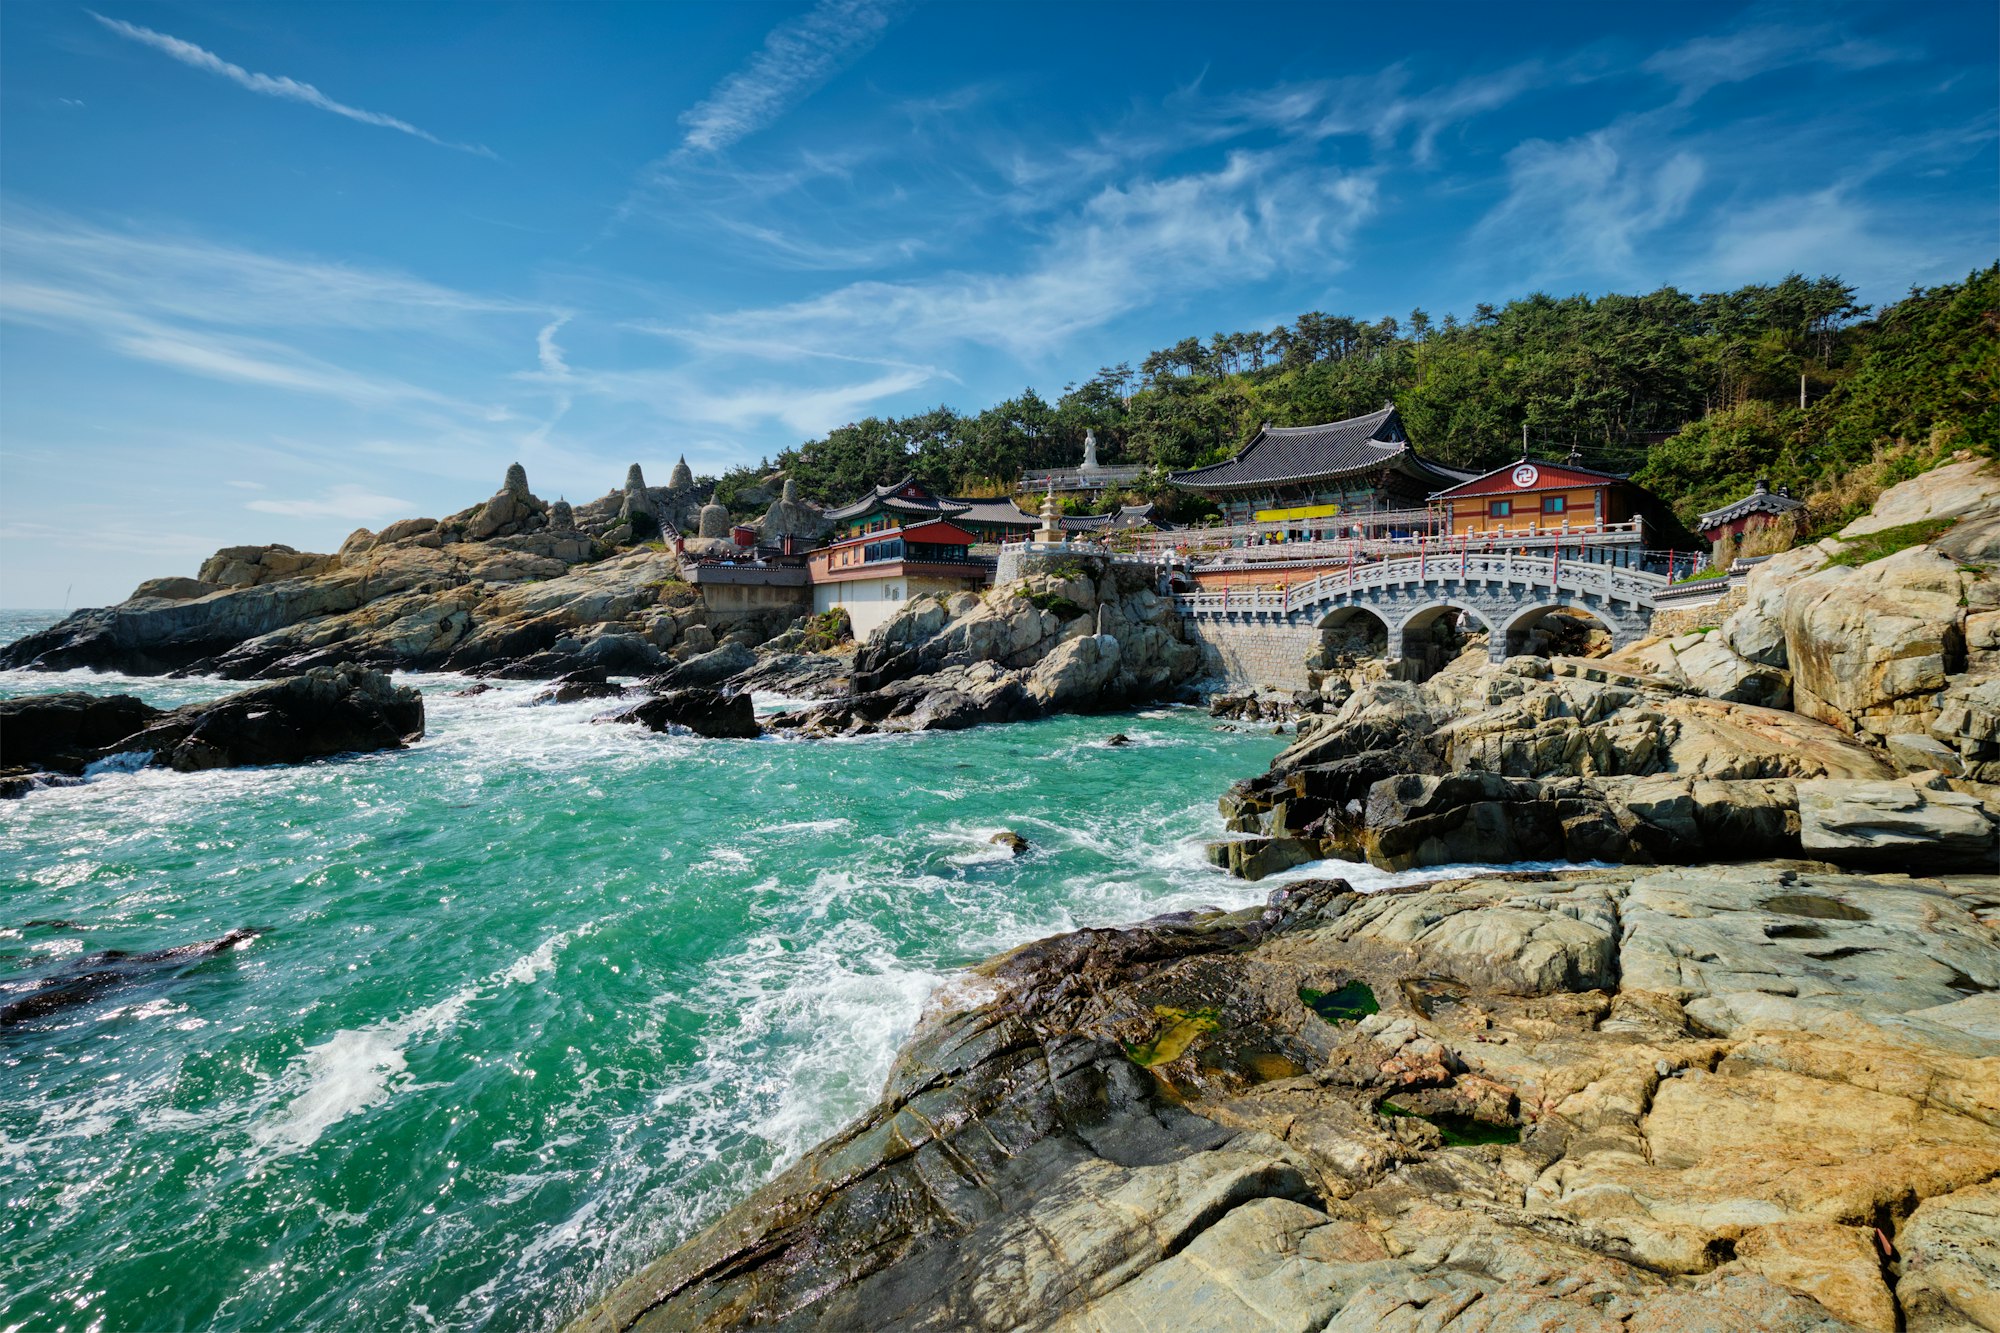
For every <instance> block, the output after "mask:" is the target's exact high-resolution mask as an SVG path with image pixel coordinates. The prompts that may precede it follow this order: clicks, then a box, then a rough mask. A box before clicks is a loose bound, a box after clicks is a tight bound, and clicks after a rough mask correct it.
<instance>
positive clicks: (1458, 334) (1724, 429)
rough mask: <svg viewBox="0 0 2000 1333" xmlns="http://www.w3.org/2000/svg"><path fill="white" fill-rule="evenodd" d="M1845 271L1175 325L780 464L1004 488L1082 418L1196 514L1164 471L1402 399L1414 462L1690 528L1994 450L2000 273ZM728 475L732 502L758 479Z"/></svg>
mask: <svg viewBox="0 0 2000 1333" xmlns="http://www.w3.org/2000/svg"><path fill="white" fill-rule="evenodd" d="M1854 298H1855V289H1854V288H1853V287H1851V286H1849V285H1847V284H1846V283H1844V282H1842V281H1841V280H1840V279H1839V278H1837V277H1829V276H1822V277H1818V278H1806V277H1803V276H1801V275H1799V274H1796V273H1795V274H1792V275H1790V276H1788V277H1786V278H1784V279H1783V280H1781V281H1779V282H1776V283H1772V284H1768V285H1751V286H1746V287H1740V288H1738V289H1736V290H1735V291H1729V292H1710V293H1704V294H1702V295H1700V296H1691V295H1689V294H1687V293H1685V292H1682V291H1679V290H1676V289H1675V288H1672V287H1665V288H1661V289H1660V290H1659V291H1656V292H1651V293H1648V294H1646V295H1642V296H1626V295H1615V294H1614V295H1606V296H1599V297H1595V298H1593V297H1589V296H1567V297H1556V296H1549V295H1546V294H1544V293H1536V294H1534V295H1532V296H1527V297H1523V298H1521V299H1519V300H1515V301H1510V302H1508V303H1507V304H1506V305H1503V306H1492V305H1486V304H1481V305H1480V306H1478V307H1477V308H1476V309H1475V310H1474V311H1473V312H1472V315H1471V317H1470V318H1467V319H1461V318H1459V317H1458V316H1456V315H1452V314H1447V315H1445V316H1443V317H1442V318H1437V319H1434V318H1432V316H1430V315H1429V314H1428V313H1426V312H1425V311H1422V310H1413V311H1411V312H1410V314H1409V316H1408V318H1407V319H1403V320H1397V319H1394V318H1385V319H1382V320H1379V321H1376V322H1372V323H1371V322H1369V321H1367V320H1356V319H1352V318H1348V317H1346V316H1337V315H1326V314H1321V313H1319V312H1317V311H1315V312H1312V313H1310V314H1305V315H1301V316H1300V317H1299V318H1298V319H1297V320H1296V321H1294V322H1293V323H1292V324H1290V325H1288V326H1283V327H1280V328H1276V329H1272V330H1270V331H1269V332H1257V331H1252V332H1247V333H1217V334H1215V335H1213V336H1212V337H1210V338H1207V339H1205V340H1204V339H1202V338H1199V337H1189V338H1184V339H1182V340H1181V341H1180V342H1178V343H1176V344H1174V345H1173V346H1172V347H1168V348H1163V349H1161V350H1159V351H1156V352H1154V353H1152V354H1151V355H1149V356H1147V357H1146V358H1144V359H1143V360H1142V361H1140V362H1139V364H1138V366H1137V367H1136V368H1135V367H1133V366H1131V365H1129V364H1120V365H1116V366H1107V367H1104V368H1102V369H1100V370H1099V371H1098V372H1097V373H1096V374H1095V375H1093V376H1091V377H1090V378H1089V379H1087V380H1084V381H1082V382H1081V383H1073V384H1070V385H1068V386H1066V387H1065V388H1064V389H1063V391H1062V393H1061V394H1059V395H1058V396H1057V397H1056V398H1055V399H1054V400H1053V401H1051V400H1048V399H1045V398H1043V397H1042V396H1041V395H1040V394H1038V393H1036V392H1035V391H1034V390H1033V389H1024V390H1023V391H1022V392H1021V393H1020V394H1019V395H1018V396H1017V397H1014V398H1011V399H1009V400H1007V401H1006V402H1003V403H997V404H995V405H993V406H991V407H988V408H986V409H985V410H983V411H980V412H976V413H964V412H960V411H957V410H955V409H953V408H951V407H945V406H940V407H936V408H933V409H931V410H929V411H927V412H922V413H919V414H917V415H915V416H908V417H902V418H896V419H888V418H881V417H869V418H867V419H866V420H863V421H857V422H854V423H852V424H850V425H846V426H842V427H840V428H838V429H836V430H833V431H831V432H829V433H828V434H827V436H826V437H825V438H824V439H818V440H809V441H807V442H805V443H803V444H801V445H799V446H798V447H797V448H795V449H789V450H786V451H785V452H784V453H783V454H781V455H780V456H779V458H778V459H777V460H776V463H775V466H777V467H780V468H783V469H784V470H785V472H786V474H787V475H789V476H791V477H793V478H795V479H797V481H798V482H799V485H800V489H801V490H802V491H803V492H804V494H805V495H806V496H807V497H808V498H810V499H813V500H817V501H821V502H829V503H831V502H841V501H845V500H848V499H851V498H852V497H853V496H854V495H856V494H857V493H858V492H860V491H862V490H864V489H866V488H867V487H868V486H871V485H874V484H877V483H886V482H891V481H894V480H896V479H898V478H899V477H901V476H903V475H905V474H908V473H914V474H916V475H917V476H918V477H919V478H920V479H922V480H923V481H924V482H925V483H926V484H928V485H930V486H932V487H934V488H937V489H940V490H944V491H949V492H952V493H957V494H979V493H995V492H998V491H1001V490H1004V489H1006V488H1008V487H1009V486H1011V485H1012V484H1013V482H1014V481H1015V480H1016V479H1017V478H1018V477H1019V475H1020V473H1021V472H1022V471H1023V470H1024V469H1033V468H1046V467H1062V466H1073V465H1074V464H1075V463H1076V461H1077V460H1078V459H1079V458H1080V457H1081V456H1082V448H1083V436H1084V432H1085V431H1086V430H1095V431H1096V432H1097V439H1098V446H1099V447H1098V452H1099V457H1100V459H1101V460H1102V461H1103V462H1105V463H1106V464H1114V463H1128V464H1129V463H1136V464H1140V465H1143V466H1145V467H1146V468H1148V469H1149V471H1148V472H1147V474H1146V475H1145V477H1144V478H1143V479H1142V480H1141V482H1140V483H1139V484H1138V485H1137V486H1135V487H1134V488H1133V491H1132V492H1131V493H1129V494H1127V495H1125V496H1117V497H1106V499H1105V500H1104V501H1103V502H1102V503H1103V504H1104V505H1110V504H1115V503H1117V502H1118V501H1119V500H1123V499H1131V498H1145V499H1150V500H1154V501H1156V502H1159V503H1162V504H1163V505H1165V506H1166V507H1167V508H1168V511H1169V512H1170V513H1174V514H1176V515H1177V516H1179V517H1183V518H1187V517H1193V516H1195V514H1196V513H1198V512H1199V509H1200V507H1201V506H1200V504H1199V502H1198V501H1192V498H1191V497H1188V496H1185V495H1184V494H1181V493H1179V492H1176V491H1175V490H1174V489H1173V488H1172V487H1170V486H1168V485H1167V484H1166V473H1167V471H1169V470H1172V469H1179V468H1187V467H1194V466H1197V465H1199V464H1203V463H1209V462H1214V461H1217V460H1219V459H1222V458H1225V457H1227V456H1228V455H1229V454H1231V453H1232V452H1234V451H1235V450H1236V449H1238V448H1240V447H1241V446H1242V445H1243V444H1244V443H1245V442H1247V441H1248V440H1249V439H1250V438H1251V436H1252V435H1254V434H1255V433H1256V431H1257V428H1258V426H1259V424H1260V423H1262V422H1267V421H1268V422H1270V423H1272V424H1273V425H1280V426H1286V425H1304V424H1310V423H1314V422H1321V421H1331V420H1337V419H1339V418H1342V417H1349V416H1355V415H1358V414H1360V413H1363V412H1369V411H1373V410H1374V409H1375V408H1378V407H1380V406H1381V405H1382V404H1383V403H1384V402H1387V401H1390V400H1394V401H1395V403H1396V404H1397V406H1398V407H1399V408H1400V409H1401V412H1402V416H1403V421H1404V424H1405V425H1406V426H1407V427H1408V429H1409V432H1410V437H1411V439H1412V441H1413V442H1414V443H1415V445H1416V447H1417V448H1418V450H1419V451H1420V452H1423V453H1425V454H1427V455H1429V456H1431V457H1434V458H1436V459H1438V460H1440V461H1442V462H1445V463H1451V464H1455V465H1459V466H1464V467H1488V466H1495V465H1498V464H1500V463H1503V462H1507V461H1509V460H1511V459H1513V458H1516V457H1518V456H1519V455H1520V453H1521V451H1522V439H1523V429H1524V428H1525V431H1526V439H1527V441H1528V452H1529V453H1530V455H1531V456H1533V457H1536V458H1543V459H1563V458H1569V457H1574V458H1576V459H1577V460H1579V461H1581V462H1583V463H1584V464H1586V465H1587V466H1591V467H1597V468H1601V469H1603V470H1606V471H1612V472H1619V473H1629V474H1631V475H1632V476H1633V477H1634V479H1635V480H1636V481H1637V482H1639V483H1640V484H1641V485H1644V486H1647V487H1649V488H1650V489H1652V490H1653V491H1654V492H1655V493H1656V494H1658V495H1660V496H1661V497H1662V498H1663V499H1665V500H1666V501H1667V502H1668V503H1669V504H1671V505H1672V506H1673V507H1674V508H1675V510H1676V511H1677V512H1678V513H1680V514H1681V516H1682V517H1683V518H1692V517H1693V516H1694V515H1695V514H1696V513H1698V512H1700V511H1701V510H1703V509H1706V508H1712V507H1714V506H1716V505H1718V504H1721V503H1723V502H1726V501H1727V500H1729V499H1732V498H1734V497H1735V496H1737V495H1739V494H1741V493H1742V492H1743V491H1745V490H1746V489H1748V487H1749V486H1750V485H1751V484H1752V483H1753V482H1754V481H1755V479H1756V478H1758V477H1760V476H1763V477H1768V478H1769V479H1770V481H1771V484H1772V485H1774V486H1777V485H1788V486H1790V487H1792V488H1793V490H1794V491H1795V492H1796V493H1799V494H1804V495H1809V496H1813V497H1816V504H1817V505H1819V506H1821V507H1830V508H1829V509H1828V512H1826V513H1825V514H1821V515H1815V517H1818V518H1823V519H1825V520H1827V521H1832V520H1834V519H1836V518H1837V517H1838V515H1839V512H1840V511H1842V510H1844V509H1846V508H1851V507H1852V505H1853V503H1855V501H1853V500H1851V499H1848V500H1843V496H1845V495H1847V492H1848V490H1850V489H1851V487H1848V486H1847V483H1848V481H1849V480H1850V479H1851V478H1853V477H1854V476H1856V475H1857V474H1869V475H1870V476H1872V477H1873V479H1874V480H1875V481H1876V482H1878V483H1880V482H1884V481H1888V480H1894V479H1896V475H1897V474H1900V475H1913V474H1914V473H1915V472H1917V471H1920V470H1922V469H1923V468H1924V467H1926V466H1928V465H1929V464H1930V463H1931V462H1934V461H1936V460H1937V459H1940V458H1943V457H1946V456H1948V455H1949V454H1950V453H1951V452H1953V451H1954V450H1958V449H1972V450H1976V451H1979V452H1984V453H1991V452H1994V451H1995V449H1996V445H2000V264H1996V265H1994V266H1992V267H1989V268H1985V269H1982V270H1979V271H1976V272H1974V273H1971V274H1969V275H1968V276H1967V277H1966V278H1965V280H1964V281H1963V282H1959V283H1952V284H1947V285H1941V286H1938V287H1932V288H1928V289H1917V288H1913V289H1912V290H1911V291H1910V294H1909V295H1908V296H1907V297H1905V298H1904V299H1902V300H1900V301H1897V302H1895V303H1894V304H1891V305H1887V306H1884V307H1882V308H1881V309H1879V310H1872V309H1870V308H1868V307H1865V306H1862V305H1859V304H1857V303H1856V301H1855V299H1854ZM770 466H772V465H771V464H769V463H767V464H766V465H765V468H764V469H763V470H761V471H760V470H758V469H751V468H743V469H740V470H737V471H735V472H732V473H730V474H728V475H727V476H725V477H724V478H722V479H721V484H720V495H721V498H722V499H723V500H724V502H725V503H727V502H729V500H730V498H731V496H732V495H733V494H734V493H735V492H737V491H739V490H741V489H743V488H745V487H746V486H748V485H750V484H752V483H754V482H755V481H756V479H757V478H758V477H759V476H760V475H762V471H768V470H769V468H770Z"/></svg>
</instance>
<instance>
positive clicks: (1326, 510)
mask: <svg viewBox="0 0 2000 1333" xmlns="http://www.w3.org/2000/svg"><path fill="white" fill-rule="evenodd" d="M1339 512H1340V506H1339V505H1337V504H1336V505H1301V506H1299V507H1298V508H1297V509H1259V510H1258V511H1257V512H1256V513H1254V514H1252V515H1251V516H1250V517H1251V518H1252V519H1253V520H1255V521H1256V522H1258V523H1287V522H1290V521H1291V520H1292V519H1295V518H1332V517H1334V516H1335V515H1336V514H1338V513H1339Z"/></svg>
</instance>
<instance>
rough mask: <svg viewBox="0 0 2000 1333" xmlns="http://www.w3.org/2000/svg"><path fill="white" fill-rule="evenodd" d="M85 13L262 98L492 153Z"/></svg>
mask: <svg viewBox="0 0 2000 1333" xmlns="http://www.w3.org/2000/svg"><path fill="white" fill-rule="evenodd" d="M85 12H86V13H88V14H89V15H90V16H91V17H92V18H94V19H96V20H97V21H98V22H99V23H102V24H103V25H104V26H105V27H107V28H109V29H110V30H111V31H113V32H115V33H117V34H118V35H119V36H120V37H125V38H129V39H130V40H132V41H135V42H138V43H140V44H141V45H143V46H150V47H152V48H153V49H154V50H155V51H159V52H161V53H162V54H164V55H167V56H170V57H172V58H173V59H175V60H178V61H180V62H181V63H182V64H183V65H188V66H192V67H193V68H195V69H199V70H205V71H206V72H208V73H210V74H216V75H220V76H221V77H222V78H225V79H228V80H229V81H230V82H231V83H233V84H235V85H237V86H238V87H240V88H247V89H249V90H250V91H251V92H253V93H261V94H263V95H264V96H265V97H277V98H281V99H283V100H285V101H288V102H299V103H302V104H304V105H306V106H310V107H317V108H319V109H320V110H321V111H330V112H332V113H333V114H334V115H336V116H345V117H346V118H347V119H349V120H354V121H359V122H361V123H362V124H363V125H379V126H380V127H382V128H383V129H385V130H397V131H399V132H401V133H403V134H408V135H413V136H414V137H416V138H419V139H422V140H423V141H424V142H426V143H434V144H436V145H437V146H438V147H440V148H452V149H456V150H458V151H459V152H461V153H475V154H477V155H479V156H480V157H493V156H495V154H494V152H493V150H492V149H490V148H487V147H484V146H483V145H480V144H466V143H453V142H451V141H450V140H448V139H440V138H439V137H438V136H437V135H435V134H432V133H431V132H430V131H429V130H424V129H419V128H417V127H416V126H415V125H412V124H410V122H409V121H407V120H399V119H397V118H396V117H395V116H390V115H385V114H383V113H382V112H380V111H364V110H362V109H361V108H360V107H358V106H349V105H347V104H346V103H345V102H336V101H334V100H333V99H332V98H331V97H328V96H327V95H326V94H325V93H323V92H321V91H320V90H319V89H317V88H315V87H313V86H312V85H311V84H310V83H300V82H299V81H298V80H297V79H290V78H286V77H284V76H283V75H272V74H254V73H252V72H251V71H249V70H247V69H245V68H243V67H242V66H241V65H234V64H231V63H230V62H229V61H227V60H224V59H223V58H222V57H221V56H219V55H217V54H215V53H214V52H213V51H210V50H207V49H205V48H203V47H199V46H196V45H195V44H194V43H193V42H187V41H182V40H181V39H180V38H178V37H172V36H169V35H168V34H166V33H164V32H155V31H154V30H153V29H151V28H142V27H140V26H139V25H138V24H136V23H127V22H126V21H125V20H123V19H113V18H106V17H105V16H104V15H102V14H100V13H98V12H97V11H96V10H86V11H85Z"/></svg>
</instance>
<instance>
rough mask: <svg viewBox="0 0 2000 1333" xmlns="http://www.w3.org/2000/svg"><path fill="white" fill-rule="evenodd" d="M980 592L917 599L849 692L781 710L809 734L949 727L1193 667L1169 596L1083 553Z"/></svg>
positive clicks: (1088, 698)
mask: <svg viewBox="0 0 2000 1333" xmlns="http://www.w3.org/2000/svg"><path fill="white" fill-rule="evenodd" d="M1075 564H1076V569H1075V571H1074V572H1072V573H1070V574H1068V575H1067V576H1056V575H1051V574H1033V575H1030V576H1028V577H1027V578H1025V579H1023V580H1021V581H1019V582H1016V583H1012V584H1003V585H1001V586H999V587H996V588H994V589H992V590H991V591H989V592H987V593H986V594H984V595H983V596H982V595H979V594H975V593H955V594H951V595H948V596H945V595H930V596H924V597H919V598H913V599H912V600H911V601H910V603H909V604H908V606H907V607H905V609H904V610H903V611H902V612H900V613H899V614H898V615H897V616H896V618H895V619H893V620H891V621H890V622H889V623H888V624H887V625H884V626H883V627H882V628H881V629H880V630H879V631H878V632H877V633H876V634H875V636H874V637H873V638H872V639H871V640H870V641H869V642H868V644H866V645H865V646H864V647H863V648H861V650H860V651H859V652H858V653H857V654H856V657H855V660H854V668H853V672H852V676H851V685H852V693H851V695H850V697H847V698H844V699H838V700H835V701H833V702H830V703H826V704H821V705H819V706H817V707H814V708H810V709H805V710H802V711H799V712H794V713H786V714H781V715H779V716H778V717H776V718H774V719H772V722H771V725H772V726H773V727H776V728H781V729H794V730H799V731H802V732H804V733H806V734H808V735H853V734H862V733H867V732H874V731H949V730H956V729H960V728H964V727H971V726H977V725H980V724H982V723H987V722H1013V721H1020V720H1023V719H1026V718H1034V717H1044V716H1047V715H1049V714H1052V713H1061V712H1084V711H1089V710H1092V709H1098V708H1109V707H1117V706H1122V705H1125V704H1130V703H1136V702H1139V701H1142V700H1146V699H1152V698H1158V697H1161V696H1163V695H1166V694H1169V693H1171V692H1173V691H1174V690H1175V689H1176V688H1178V687H1179V686H1181V685H1183V684H1184V683H1185V682H1186V681H1188V680H1189V679H1190V678H1191V677H1193V676H1194V675H1195V674H1196V673H1197V672H1198V671H1199V669H1200V666H1201V654H1200V651H1199V650H1198V649H1196V648H1194V647H1192V646H1191V645H1189V644H1188V643H1186V642H1185V641H1184V640H1183V639H1182V638H1181V637H1180V627H1179V623H1178V618H1177V617H1176V616H1175V614H1174V610H1173V606H1172V603H1171V602H1169V601H1168V600H1167V599H1166V598H1163V597H1161V596H1159V595H1158V594H1156V593H1155V592H1154V591H1153V590H1152V586H1151V579H1150V577H1149V576H1147V575H1146V574H1144V573H1143V572H1141V571H1138V570H1134V569H1130V568H1126V567H1118V566H1113V565H1111V564H1110V563H1108V562H1106V561H1104V560H1101V559H1088V560H1085V559H1078V560H1077V561H1076V562H1075ZM772 688H777V689H786V688H787V684H786V682H784V681H782V680H780V681H775V682H773V684H772Z"/></svg>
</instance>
